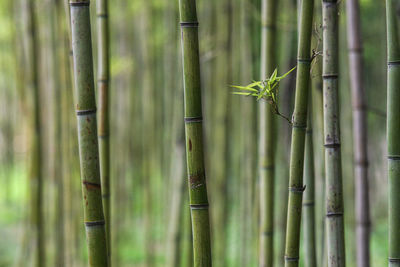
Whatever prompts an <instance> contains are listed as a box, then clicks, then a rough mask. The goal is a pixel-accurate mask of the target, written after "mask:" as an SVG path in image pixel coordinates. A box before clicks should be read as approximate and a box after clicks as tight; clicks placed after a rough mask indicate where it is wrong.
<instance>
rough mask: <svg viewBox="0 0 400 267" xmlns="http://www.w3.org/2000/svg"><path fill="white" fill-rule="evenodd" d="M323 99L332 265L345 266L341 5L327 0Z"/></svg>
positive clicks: (330, 258) (329, 243) (324, 5)
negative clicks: (341, 140) (339, 13)
mask: <svg viewBox="0 0 400 267" xmlns="http://www.w3.org/2000/svg"><path fill="white" fill-rule="evenodd" d="M322 21H323V27H322V28H323V49H324V50H323V53H324V57H323V65H322V69H323V73H322V77H323V91H324V93H323V98H324V100H323V101H324V143H325V144H324V145H325V166H326V170H325V171H326V224H327V226H326V230H327V253H328V254H327V258H328V266H345V250H344V225H343V224H344V223H343V189H342V167H341V152H340V129H339V126H340V125H339V106H338V37H339V36H338V21H339V20H338V4H337V0H329V1H326V0H324V1H323V6H322Z"/></svg>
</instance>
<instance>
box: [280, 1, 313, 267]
mask: <svg viewBox="0 0 400 267" xmlns="http://www.w3.org/2000/svg"><path fill="white" fill-rule="evenodd" d="M313 7H314V1H313V0H303V1H302V2H301V10H300V35H299V43H298V52H297V57H298V59H297V63H298V64H297V78H296V95H295V107H294V113H293V118H292V123H293V130H292V144H291V155H290V175H289V201H288V217H287V227H286V246H285V266H286V267H289V266H298V265H299V247H300V223H301V210H302V198H303V190H304V187H303V169H304V144H305V132H306V126H307V107H308V90H309V86H310V66H311V55H310V53H311V49H310V47H311V30H312V21H313Z"/></svg>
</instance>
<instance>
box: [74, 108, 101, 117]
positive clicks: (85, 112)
mask: <svg viewBox="0 0 400 267" xmlns="http://www.w3.org/2000/svg"><path fill="white" fill-rule="evenodd" d="M96 111H97V109H96V108H94V109H84V110H77V111H76V115H77V116H85V115H91V114H96Z"/></svg>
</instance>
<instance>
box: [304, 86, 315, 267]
mask: <svg viewBox="0 0 400 267" xmlns="http://www.w3.org/2000/svg"><path fill="white" fill-rule="evenodd" d="M310 95H311V92H310ZM311 100H312V98H311V97H310V98H309V101H310V105H308V120H307V130H306V148H305V155H304V181H305V184H306V185H307V190H306V191H305V193H304V200H303V209H304V246H305V259H304V262H305V266H306V267H316V266H317V256H316V246H315V240H316V238H315V232H316V227H315V171H314V151H313V134H312V123H311V118H312V108H311V106H312V105H311Z"/></svg>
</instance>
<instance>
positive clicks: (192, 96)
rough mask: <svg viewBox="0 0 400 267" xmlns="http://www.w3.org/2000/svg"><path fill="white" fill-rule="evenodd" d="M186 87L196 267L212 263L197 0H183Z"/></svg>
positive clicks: (180, 5) (188, 165) (182, 30)
mask: <svg viewBox="0 0 400 267" xmlns="http://www.w3.org/2000/svg"><path fill="white" fill-rule="evenodd" d="M179 11H180V21H181V22H180V25H181V38H182V39H181V42H182V60H183V80H184V82H183V83H184V91H185V133H186V159H187V173H188V176H189V177H188V178H189V196H190V208H191V216H192V231H193V258H194V267H200V266H201V267H206V266H211V244H210V243H211V242H210V223H209V210H208V196H207V187H206V177H205V170H204V155H203V135H202V131H203V129H202V108H201V85H200V64H199V42H198V22H197V12H196V1H195V0H179Z"/></svg>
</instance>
